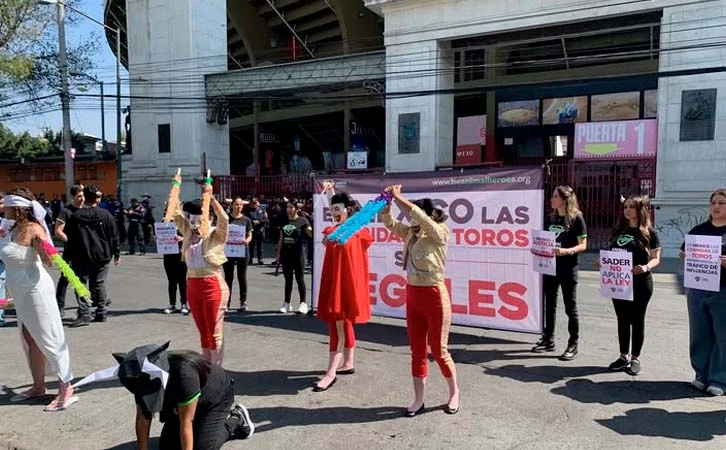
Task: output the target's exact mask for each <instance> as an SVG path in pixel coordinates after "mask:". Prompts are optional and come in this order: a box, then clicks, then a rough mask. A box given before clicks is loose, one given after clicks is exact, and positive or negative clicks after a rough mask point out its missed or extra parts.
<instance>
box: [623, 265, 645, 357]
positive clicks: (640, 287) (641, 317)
mask: <svg viewBox="0 0 726 450" xmlns="http://www.w3.org/2000/svg"><path fill="white" fill-rule="evenodd" d="M652 296H653V277H652V276H651V275H650V274H649V273H648V274H645V275H635V276H634V277H633V301H632V302H631V301H628V300H617V299H613V306H614V307H615V315H617V316H618V341H619V342H620V353H621V354H623V355H628V354H631V353H632V355H633V357H634V358H637V357H638V356H640V351H641V350H642V349H643V342H644V340H645V311H646V309H647V308H648V302H649V301H650V298H651V297H652ZM631 328H632V334H633V346H632V352H631V347H630V334H631Z"/></svg>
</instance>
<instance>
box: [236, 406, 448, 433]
mask: <svg viewBox="0 0 726 450" xmlns="http://www.w3.org/2000/svg"><path fill="white" fill-rule="evenodd" d="M439 409H440V408H426V409H425V410H424V412H423V413H424V414H425V413H428V412H431V411H433V410H439ZM249 411H250V417H251V418H252V420H253V421H254V422H255V424H256V427H255V433H264V432H265V431H271V430H274V429H277V428H284V427H287V426H296V427H299V426H305V425H323V424H325V425H331V424H343V423H350V424H354V423H370V422H381V421H384V420H391V419H398V418H400V417H402V412H403V408H401V407H393V406H384V407H374V408H351V407H342V406H338V407H328V408H318V409H313V408H293V407H284V406H283V407H272V408H251V409H250V410H249ZM439 412H440V411H439Z"/></svg>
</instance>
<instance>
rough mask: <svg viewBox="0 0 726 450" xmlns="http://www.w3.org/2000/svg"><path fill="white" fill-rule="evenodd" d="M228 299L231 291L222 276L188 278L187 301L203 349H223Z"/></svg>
mask: <svg viewBox="0 0 726 450" xmlns="http://www.w3.org/2000/svg"><path fill="white" fill-rule="evenodd" d="M228 298H229V289H228V288H227V283H225V282H224V280H223V279H222V277H221V276H214V275H213V276H208V277H202V278H187V301H188V302H189V309H191V311H192V317H193V318H194V323H196V325H197V329H198V330H199V337H200V340H201V343H202V348H203V349H207V350H216V349H218V348H222V327H223V325H224V310H225V306H226V305H227V300H228Z"/></svg>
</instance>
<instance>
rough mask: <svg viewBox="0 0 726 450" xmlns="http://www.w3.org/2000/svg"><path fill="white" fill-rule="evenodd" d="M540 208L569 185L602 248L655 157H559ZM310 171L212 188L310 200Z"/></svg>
mask: <svg viewBox="0 0 726 450" xmlns="http://www.w3.org/2000/svg"><path fill="white" fill-rule="evenodd" d="M542 163H543V161H542V160H541V159H531V160H529V159H527V160H525V159H522V160H519V161H517V163H516V165H517V166H540V165H542ZM546 170H547V177H546V178H545V211H547V212H549V210H550V207H549V199H550V195H551V193H552V191H553V190H554V188H555V187H556V186H558V185H561V184H566V185H569V186H572V187H573V188H574V189H575V193H576V194H577V198H578V199H579V202H580V208H581V209H582V211H583V214H584V216H585V221H586V222H587V226H588V236H589V238H588V241H589V245H588V247H589V248H590V249H592V250H595V249H599V248H603V247H605V245H606V244H607V243H608V240H609V239H610V233H611V231H612V228H613V226H614V225H615V222H616V220H617V219H618V217H619V215H620V214H621V204H620V198H621V196H623V197H627V196H629V195H633V194H642V195H653V194H654V193H655V159H640V160H625V161H624V160H619V161H582V160H567V159H566V158H559V159H556V160H553V161H552V162H550V164H548V165H547V169H546ZM312 182H313V180H312V177H311V175H310V174H291V175H269V176H260V177H247V176H236V175H232V176H222V177H216V178H215V192H218V193H219V194H220V196H221V197H222V198H232V197H234V196H237V195H239V196H243V197H247V196H257V197H259V198H260V199H261V200H264V199H272V198H282V197H283V196H288V197H294V198H299V199H303V198H310V197H311V196H312V192H313V185H312Z"/></svg>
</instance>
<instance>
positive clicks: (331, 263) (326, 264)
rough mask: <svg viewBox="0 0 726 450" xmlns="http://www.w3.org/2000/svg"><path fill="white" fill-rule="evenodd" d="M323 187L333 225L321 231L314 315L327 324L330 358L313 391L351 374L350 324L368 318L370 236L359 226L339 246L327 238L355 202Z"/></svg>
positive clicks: (327, 185)
mask: <svg viewBox="0 0 726 450" xmlns="http://www.w3.org/2000/svg"><path fill="white" fill-rule="evenodd" d="M323 187H324V191H323V192H324V193H325V194H326V195H327V197H328V203H329V206H330V215H331V216H332V218H333V225H332V226H329V227H327V228H326V229H325V230H323V236H324V237H323V244H324V245H325V259H324V260H323V271H322V276H321V278H320V293H319V295H318V318H319V319H320V320H322V321H325V322H327V323H328V330H329V333H330V359H329V363H328V371H327V372H326V373H325V376H323V378H322V379H320V381H318V383H317V384H316V385H315V387H314V388H313V391H314V392H322V391H326V390H328V388H330V387H331V386H332V385H333V384H335V381H336V380H337V375H351V374H353V373H355V361H354V351H355V332H354V330H353V324H354V323H366V322H368V321H369V320H370V318H371V302H370V298H369V295H368V291H369V289H368V285H369V278H368V247H370V245H371V243H372V242H373V236H371V234H370V232H369V231H368V228H362V229H361V230H360V231H358V232H357V233H355V234H354V235H353V236H351V237H350V239H348V241H347V242H346V243H345V244H343V245H340V244H338V243H336V242H332V241H328V236H329V235H330V233H332V232H333V231H335V229H336V228H337V227H339V226H340V225H341V224H343V223H344V222H345V221H346V220H347V219H348V217H349V216H350V215H352V214H354V213H355V201H353V198H352V197H351V196H350V195H348V194H347V193H345V192H340V193H338V194H335V192H333V185H332V184H331V183H325V184H324V185H323ZM341 363H342V365H341Z"/></svg>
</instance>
